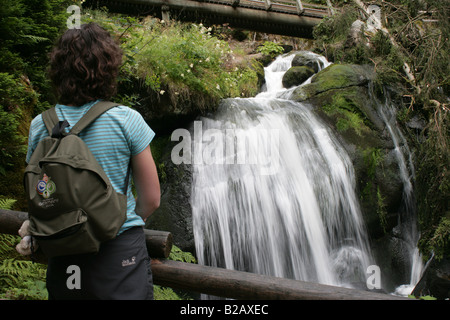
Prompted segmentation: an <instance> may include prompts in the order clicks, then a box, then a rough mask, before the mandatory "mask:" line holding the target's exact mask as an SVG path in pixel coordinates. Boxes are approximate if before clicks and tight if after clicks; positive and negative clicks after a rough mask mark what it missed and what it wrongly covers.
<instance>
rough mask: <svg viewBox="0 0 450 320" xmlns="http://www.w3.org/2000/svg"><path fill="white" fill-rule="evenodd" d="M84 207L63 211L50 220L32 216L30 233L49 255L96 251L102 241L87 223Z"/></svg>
mask: <svg viewBox="0 0 450 320" xmlns="http://www.w3.org/2000/svg"><path fill="white" fill-rule="evenodd" d="M87 220H88V217H87V214H86V212H84V210H83V209H76V210H74V211H69V212H65V213H62V214H60V215H58V216H56V217H54V218H52V219H49V220H42V221H41V220H39V219H36V218H33V217H30V233H31V235H32V236H33V237H34V238H35V239H36V240H37V242H38V244H39V246H40V247H41V248H42V251H43V252H44V253H45V255H46V256H47V257H53V256H65V255H73V254H81V253H95V252H98V250H99V248H100V242H99V241H98V240H97V239H96V238H95V237H94V236H93V234H92V233H91V232H90V230H89V228H88V225H87Z"/></svg>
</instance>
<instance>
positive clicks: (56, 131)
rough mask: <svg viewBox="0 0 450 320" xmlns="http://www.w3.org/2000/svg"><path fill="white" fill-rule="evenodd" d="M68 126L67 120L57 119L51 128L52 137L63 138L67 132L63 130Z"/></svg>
mask: <svg viewBox="0 0 450 320" xmlns="http://www.w3.org/2000/svg"><path fill="white" fill-rule="evenodd" d="M69 126H70V124H69V122H67V120H64V121H59V122H58V123H57V124H55V126H54V127H53V129H52V138H58V139H60V138H63V137H65V136H66V135H67V133H66V132H65V131H64V130H65V129H66V128H68V127H69Z"/></svg>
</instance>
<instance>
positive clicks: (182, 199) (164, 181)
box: [145, 137, 195, 253]
mask: <svg viewBox="0 0 450 320" xmlns="http://www.w3.org/2000/svg"><path fill="white" fill-rule="evenodd" d="M168 139H170V138H169V137H168ZM177 143H178V142H172V143H169V144H168V145H167V146H166V148H165V149H164V150H162V153H163V154H162V157H161V160H160V161H161V163H160V164H159V172H160V176H163V178H160V185H161V203H160V207H159V208H158V209H157V210H156V211H155V212H154V213H153V214H152V215H151V216H150V217H149V218H148V219H147V222H146V225H145V227H146V228H147V229H154V230H161V231H169V232H171V233H172V236H173V242H174V244H175V245H176V246H178V247H179V248H180V249H181V250H183V251H187V252H192V253H195V244H194V233H193V227H192V209H191V204H190V198H191V181H192V166H191V165H190V164H183V163H181V164H179V165H176V164H174V163H173V161H172V160H171V151H172V148H173V146H174V145H176V144H177Z"/></svg>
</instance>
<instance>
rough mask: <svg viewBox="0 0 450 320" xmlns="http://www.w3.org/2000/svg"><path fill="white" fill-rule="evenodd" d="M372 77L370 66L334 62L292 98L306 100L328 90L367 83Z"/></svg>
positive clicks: (295, 92) (300, 88)
mask: <svg viewBox="0 0 450 320" xmlns="http://www.w3.org/2000/svg"><path fill="white" fill-rule="evenodd" d="M372 79H373V74H372V71H371V70H370V69H369V68H365V67H363V66H359V65H351V64H332V65H330V66H328V67H327V68H325V69H323V70H321V71H320V72H319V73H317V74H316V75H315V76H314V77H313V78H312V79H311V83H310V84H307V85H305V86H302V87H299V88H298V89H296V90H295V91H294V93H293V98H292V99H293V100H296V101H305V100H308V99H310V98H312V97H313V96H314V95H317V94H320V93H323V92H326V91H328V90H333V89H342V88H348V87H352V86H362V85H366V84H367V83H368V82H369V81H370V80H372Z"/></svg>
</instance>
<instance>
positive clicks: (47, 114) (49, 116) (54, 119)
mask: <svg viewBox="0 0 450 320" xmlns="http://www.w3.org/2000/svg"><path fill="white" fill-rule="evenodd" d="M42 120H43V121H44V124H45V127H46V128H47V131H48V135H49V136H51V135H52V131H53V128H54V127H55V125H57V124H58V123H59V119H58V115H57V114H56V109H55V107H53V108H50V109H48V110H46V111H44V112H43V113H42Z"/></svg>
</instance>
